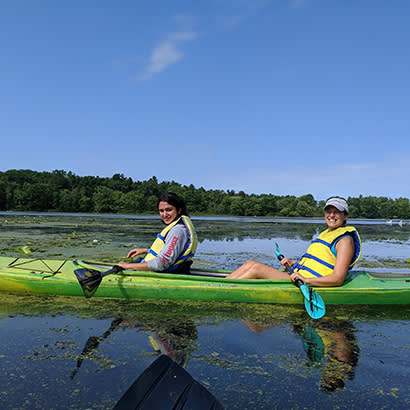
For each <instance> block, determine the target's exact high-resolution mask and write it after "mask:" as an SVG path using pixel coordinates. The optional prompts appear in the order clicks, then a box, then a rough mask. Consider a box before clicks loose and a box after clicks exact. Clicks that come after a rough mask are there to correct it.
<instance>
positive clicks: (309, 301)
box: [299, 284, 326, 319]
mask: <svg viewBox="0 0 410 410" xmlns="http://www.w3.org/2000/svg"><path fill="white" fill-rule="evenodd" d="M299 289H300V290H301V292H302V294H303V297H304V298H305V308H306V312H308V313H309V316H310V317H311V318H312V319H320V318H321V317H323V316H324V315H325V313H326V307H325V302H323V299H322V298H321V297H320V295H319V294H318V293H316V292H315V291H314V290H313V289H312V288H311V287H310V286H308V285H305V284H303V285H301V286H300V287H299Z"/></svg>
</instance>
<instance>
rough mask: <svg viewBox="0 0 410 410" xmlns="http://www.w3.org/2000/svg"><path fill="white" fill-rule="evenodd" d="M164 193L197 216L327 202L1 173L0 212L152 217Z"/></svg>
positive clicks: (400, 209)
mask: <svg viewBox="0 0 410 410" xmlns="http://www.w3.org/2000/svg"><path fill="white" fill-rule="evenodd" d="M163 191H172V192H175V193H177V194H178V195H181V196H182V197H183V198H184V199H185V201H186V203H187V206H188V209H189V210H190V212H191V213H192V214H193V215H214V216H219V215H229V216H280V217H315V216H317V217H319V216H322V209H323V205H324V203H325V200H318V201H317V200H315V198H314V197H313V195H311V194H306V195H302V196H299V197H296V196H293V195H286V196H279V195H274V194H258V195H256V194H247V193H245V192H243V191H239V192H235V191H233V190H227V191H223V190H205V189H204V188H202V187H200V188H195V187H194V185H192V184H191V185H189V186H186V185H181V184H179V183H177V182H175V181H163V182H158V180H157V178H156V177H155V176H153V177H152V178H150V179H149V180H147V181H133V180H132V178H129V177H128V178H127V177H125V176H124V175H123V174H114V175H113V176H112V177H111V178H108V177H105V178H102V177H98V176H78V175H75V174H73V173H72V172H71V171H68V172H67V171H64V170H54V171H52V172H47V171H43V172H38V171H32V170H23V169H22V170H14V169H12V170H8V171H5V172H0V210H1V211H7V210H8V211H26V212H29V211H37V212H47V211H57V212H83V213H119V214H134V213H135V214H144V213H148V214H152V212H153V209H155V208H156V204H157V198H158V196H159V194H160V193H161V192H163ZM346 199H347V200H348V202H349V210H350V217H351V218H369V219H379V218H381V219H410V201H409V199H408V198H396V199H392V198H388V197H375V196H366V197H364V196H362V195H360V196H359V197H349V198H346Z"/></svg>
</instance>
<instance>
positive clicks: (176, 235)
mask: <svg viewBox="0 0 410 410" xmlns="http://www.w3.org/2000/svg"><path fill="white" fill-rule="evenodd" d="M158 211H159V215H160V217H161V219H162V222H163V223H164V224H165V225H166V227H165V228H164V229H163V230H162V231H161V232H160V233H159V234H158V235H157V238H156V239H155V241H154V242H153V243H152V245H151V246H150V248H148V249H147V248H135V249H132V250H130V251H129V252H128V255H127V258H135V257H137V256H140V258H138V259H134V260H133V261H132V262H119V263H118V264H117V265H119V266H121V268H123V269H131V270H137V271H154V272H172V273H189V269H190V266H191V265H192V258H193V256H194V254H195V251H196V248H197V245H198V239H197V236H196V233H195V229H194V226H193V224H192V221H191V219H190V218H189V214H188V211H187V208H186V205H185V201H184V200H183V199H182V198H181V197H179V196H178V195H177V194H174V193H173V192H164V193H163V194H161V196H160V197H159V199H158ZM141 255H144V257H141Z"/></svg>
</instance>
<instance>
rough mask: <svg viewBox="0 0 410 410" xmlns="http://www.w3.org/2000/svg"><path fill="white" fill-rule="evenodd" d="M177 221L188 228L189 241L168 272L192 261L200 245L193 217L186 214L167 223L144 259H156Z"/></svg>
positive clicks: (145, 260)
mask: <svg viewBox="0 0 410 410" xmlns="http://www.w3.org/2000/svg"><path fill="white" fill-rule="evenodd" d="M177 223H183V224H184V225H185V227H186V228H187V231H188V242H187V244H186V247H185V249H184V252H183V253H182V255H180V256H179V257H178V259H177V260H176V261H175V262H174V264H173V265H172V266H170V267H169V268H168V269H167V270H166V272H172V271H173V270H175V269H177V268H178V267H179V265H181V264H182V263H184V262H189V261H192V257H193V256H194V255H195V251H196V248H197V246H198V238H197V236H196V233H195V229H194V225H193V224H192V222H191V219H190V218H189V217H187V216H185V215H182V216H181V217H180V218H178V219H176V220H175V221H174V222H172V223H170V224H169V225H167V226H166V227H165V228H164V229H163V230H162V231H161V232H160V233H159V234H157V237H156V239H155V240H154V242H153V243H152V245H151V247H150V248H149V249H148V251H147V254H146V256H145V258H144V259H143V261H144V262H147V261H149V260H151V259H154V258H155V257H156V256H157V255H158V254H159V252H160V251H161V249H162V248H163V247H164V246H165V237H166V236H167V234H168V232H169V231H170V230H171V229H172V228H173V227H174V226H175V225H176V224H177Z"/></svg>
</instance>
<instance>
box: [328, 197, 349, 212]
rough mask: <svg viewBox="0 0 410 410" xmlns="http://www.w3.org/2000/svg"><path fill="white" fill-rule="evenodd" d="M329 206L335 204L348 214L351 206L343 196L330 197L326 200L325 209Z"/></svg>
mask: <svg viewBox="0 0 410 410" xmlns="http://www.w3.org/2000/svg"><path fill="white" fill-rule="evenodd" d="M328 206H334V207H335V208H337V209H338V210H339V211H340V212H346V213H347V214H348V213H349V206H348V205H347V202H346V201H345V200H344V199H342V198H329V199H328V200H327V201H326V205H325V207H324V208H323V209H326V208H327V207H328Z"/></svg>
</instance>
